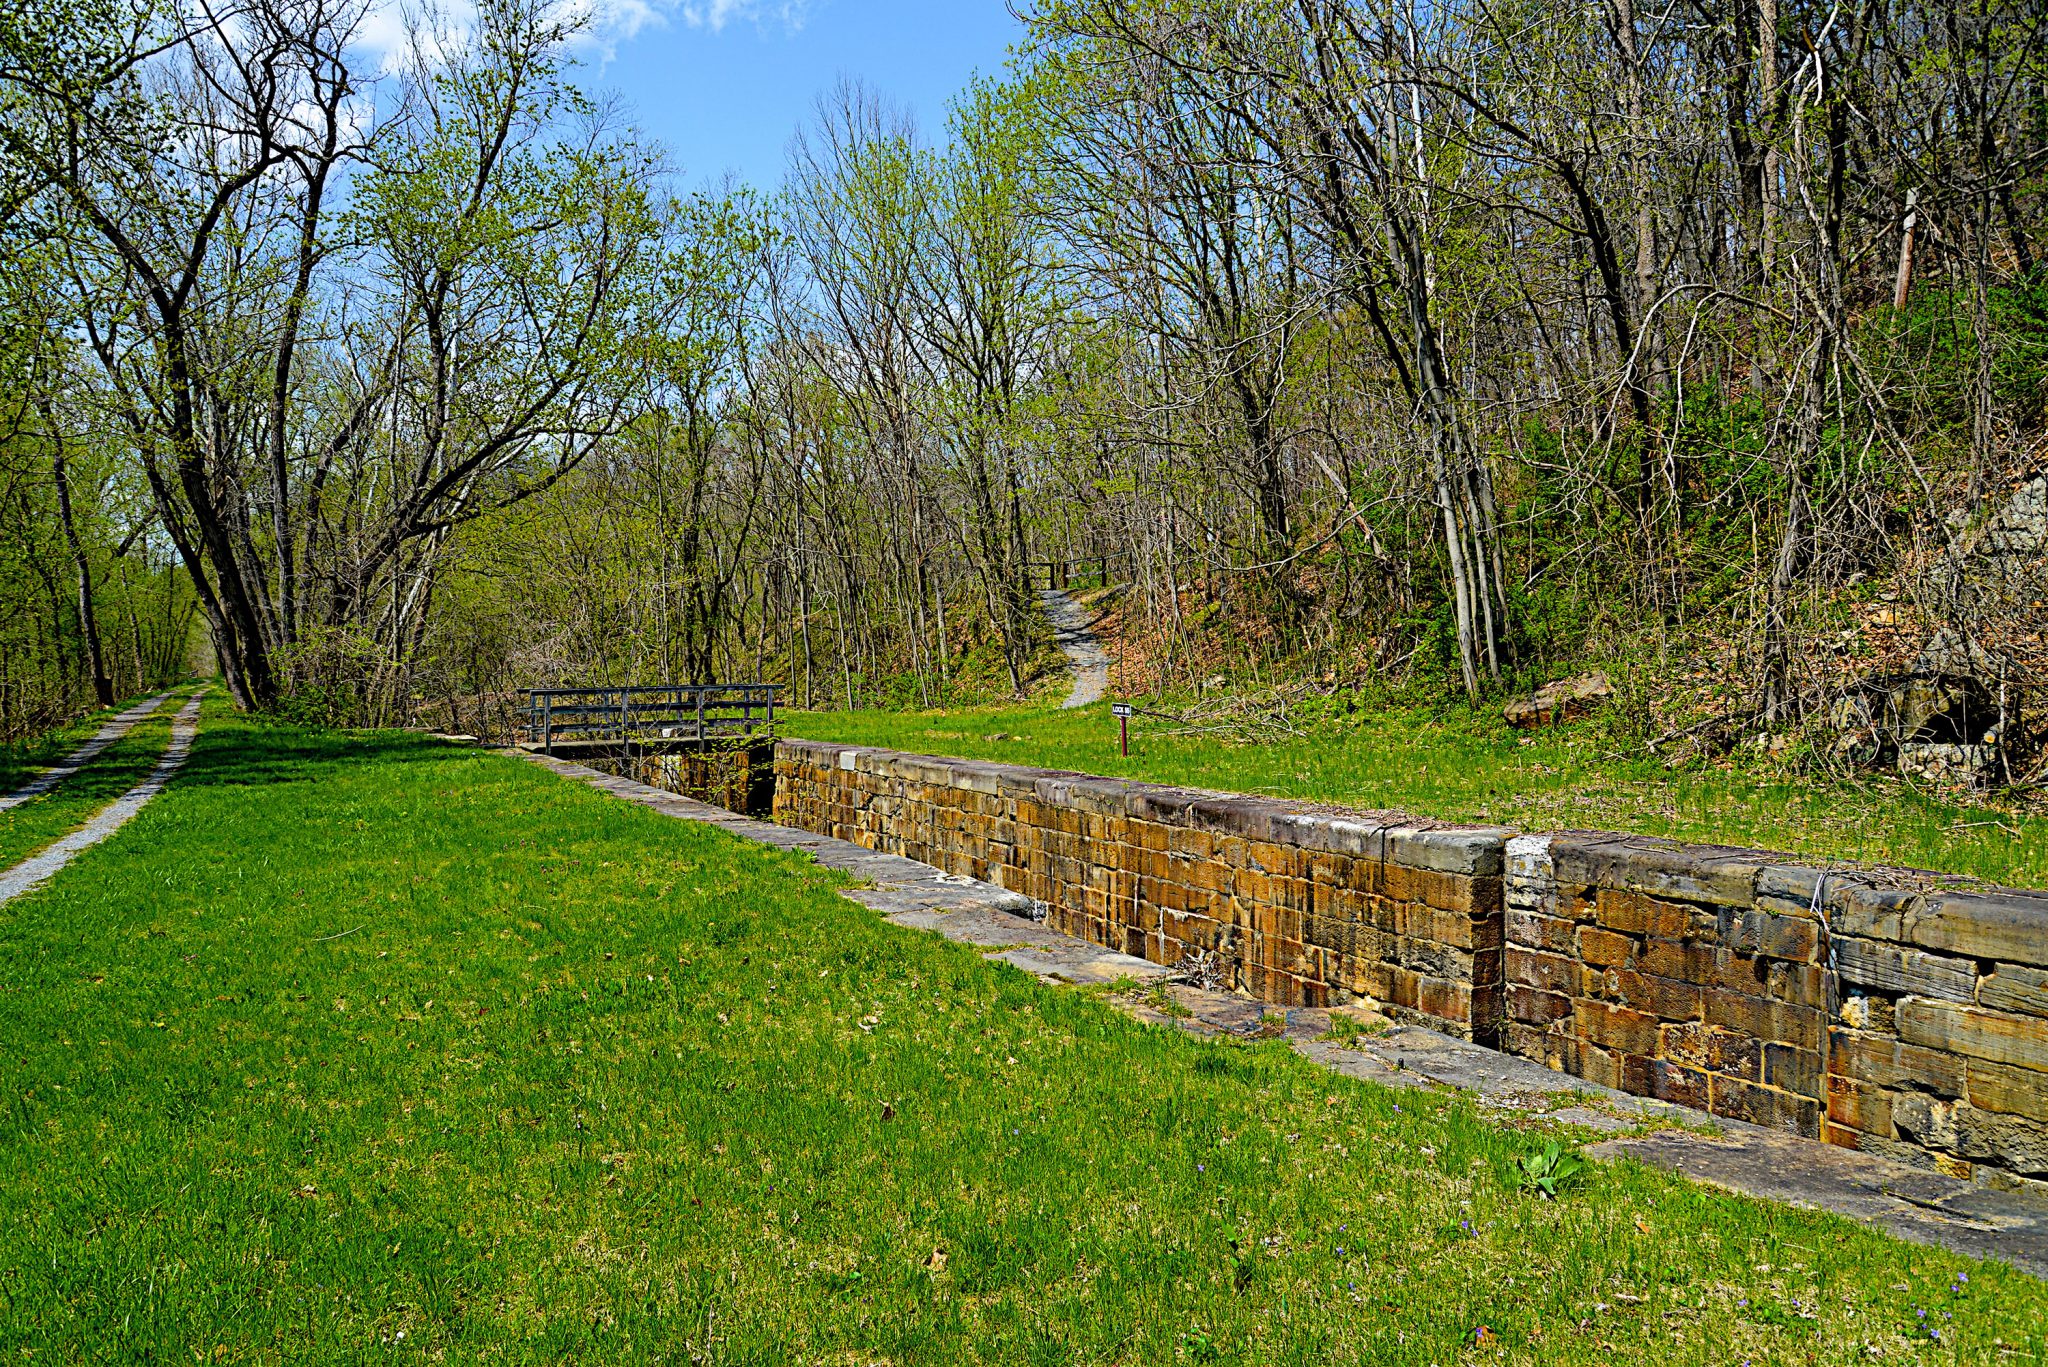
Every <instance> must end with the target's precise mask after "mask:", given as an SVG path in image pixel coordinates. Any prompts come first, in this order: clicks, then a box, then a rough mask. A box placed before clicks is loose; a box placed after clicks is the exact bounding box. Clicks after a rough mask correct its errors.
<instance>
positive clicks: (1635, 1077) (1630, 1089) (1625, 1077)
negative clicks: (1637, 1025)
mask: <svg viewBox="0 0 2048 1367" xmlns="http://www.w3.org/2000/svg"><path fill="white" fill-rule="evenodd" d="M1621 1075H1622V1090H1623V1091H1625V1092H1627V1093H1629V1094H1630V1095H1632V1096H1647V1097H1653V1098H1655V1099H1656V1100H1658V1101H1668V1102H1670V1103H1671V1104H1672V1105H1674V1106H1690V1107H1692V1108H1693V1109H1694V1110H1698V1111H1704V1110H1706V1109H1707V1104H1708V1087H1707V1075H1706V1074H1705V1073H1703V1072H1701V1071H1699V1070H1698V1069H1695V1068H1688V1067H1686V1066H1685V1065H1684V1064H1682V1063H1677V1062H1674V1061H1673V1060H1671V1059H1662V1058H1631V1059H1629V1060H1627V1061H1626V1062H1625V1063H1624V1064H1623V1066H1622V1070H1621Z"/></svg>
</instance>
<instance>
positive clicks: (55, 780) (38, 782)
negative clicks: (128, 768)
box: [0, 693, 171, 812]
mask: <svg viewBox="0 0 2048 1367" xmlns="http://www.w3.org/2000/svg"><path fill="white" fill-rule="evenodd" d="M170 696H171V695H170V694H168V693H159V694H157V695H156V696H155V697H154V698H150V699H147V700H146V701H143V702H139V703H137V704H135V706H133V707H131V708H129V709H128V710H127V711H126V712H122V713H119V714H117V715H116V716H114V717H113V718H112V719H110V720H109V721H108V722H107V724H106V725H105V726H102V727H101V728H100V729H99V731H98V733H97V734H95V735H94V736H93V738H92V739H91V740H89V741H87V742H86V743H85V744H83V745H81V746H79V747H78V748H77V749H76V750H73V751H72V752H71V753H70V754H68V755H66V756H65V757H64V759H63V761H62V762H61V763H59V764H58V765H57V767H56V768H54V769H52V770H50V772H49V773H47V774H44V775H42V776H41V777H40V778H37V779H34V780H31V781H30V782H28V783H25V784H23V785H22V786H21V787H19V788H17V789H15V790H14V791H13V792H11V793H9V794H8V795H7V796H5V797H0V812H4V811H6V810H7V809H8V808H9V807H19V806H20V805H21V804H22V803H24V802H27V801H30V800H31V799H33V798H38V797H41V796H42V795H43V794H44V793H47V792H49V791H50V790H51V789H52V788H54V787H56V786H57V785H58V784H60V783H62V782H63V781H64V780H65V779H67V778H70V777H71V776H72V775H73V774H75V773H77V772H78V771H79V770H80V769H83V768H84V767H85V766H86V765H88V764H90V763H92V761H93V758H94V757H95V756H97V755H98V754H99V752H100V751H102V750H104V749H106V748H107V747H108V746H109V745H112V744H113V743H114V742H115V741H117V740H119V739H121V737H123V736H125V735H127V734H128V733H129V732H130V731H132V730H134V729H135V724H136V723H137V722H139V721H141V720H142V719H143V718H145V717H147V716H149V714H150V713H152V712H154V711H156V710H157V709H158V708H159V707H162V706H163V705H164V699H166V698H168V697H170Z"/></svg>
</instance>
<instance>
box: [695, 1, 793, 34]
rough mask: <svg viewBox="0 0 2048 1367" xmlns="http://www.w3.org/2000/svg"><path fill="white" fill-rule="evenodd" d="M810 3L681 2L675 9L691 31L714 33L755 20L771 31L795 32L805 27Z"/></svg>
mask: <svg viewBox="0 0 2048 1367" xmlns="http://www.w3.org/2000/svg"><path fill="white" fill-rule="evenodd" d="M810 8H811V7H810V3H809V0H681V3H679V4H677V5H676V7H675V9H676V13H677V14H678V15H680V16H681V18H682V21H683V22H684V23H685V24H688V25H689V26H690V27H691V28H708V29H710V30H711V31H712V32H713V33H716V32H718V31H719V30H720V29H722V28H724V27H725V26H726V25H727V24H728V23H731V22H732V21H733V20H735V19H751V20H752V21H753V22H754V23H756V24H758V25H761V26H762V27H767V26H768V25H770V24H780V25H781V26H782V27H783V28H785V29H788V30H790V31H792V32H794V31H795V30H797V29H800V28H802V27H803V26H804V19H805V17H806V16H807V15H808V13H809V11H810Z"/></svg>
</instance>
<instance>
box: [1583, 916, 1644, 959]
mask: <svg viewBox="0 0 2048 1367" xmlns="http://www.w3.org/2000/svg"><path fill="white" fill-rule="evenodd" d="M1578 952H1579V957H1580V958H1581V959H1584V960H1585V961H1586V962H1587V963H1588V964H1590V965H1593V966H1595V967H1599V968H1609V967H1614V968H1625V967H1628V966H1629V965H1631V964H1633V963H1634V962H1635V957H1636V942H1635V941H1634V940H1631V939H1629V938H1628V937H1627V936H1626V935H1616V934H1614V933H1613V932H1612V931H1606V930H1600V929H1598V928H1596V927H1593V926H1582V927H1580V928H1579V936H1578Z"/></svg>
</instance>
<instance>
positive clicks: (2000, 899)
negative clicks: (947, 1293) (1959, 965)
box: [1906, 891, 2048, 968]
mask: <svg viewBox="0 0 2048 1367" xmlns="http://www.w3.org/2000/svg"><path fill="white" fill-rule="evenodd" d="M1906 938H1908V939H1910V940H1911V941H1912V942H1913V943H1914V944H1916V945H1919V946H1920V947H1921V948H1923V949H1932V950H1937V951H1941V952H1944V953H1949V954H1955V955H1958V956H1960V957H1962V958H1965V959H1991V960H1995V961H1997V962H1999V963H2010V964H2025V965H2029V966H2031V967H2035V968H2048V896H2041V895H2038V894H2030V893H2025V892H2010V891H2007V892H1993V893H1979V892H1945V893H1935V894H1931V895H1929V896H1926V897H1923V898H1921V899H1920V900H1919V902H1918V903H1917V904H1916V905H1915V906H1914V908H1913V910H1912V911H1911V912H1910V913H1908V915H1907V917H1906Z"/></svg>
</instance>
